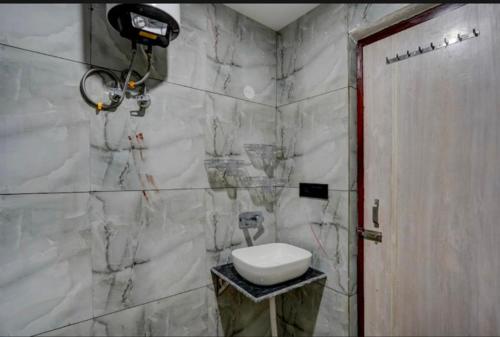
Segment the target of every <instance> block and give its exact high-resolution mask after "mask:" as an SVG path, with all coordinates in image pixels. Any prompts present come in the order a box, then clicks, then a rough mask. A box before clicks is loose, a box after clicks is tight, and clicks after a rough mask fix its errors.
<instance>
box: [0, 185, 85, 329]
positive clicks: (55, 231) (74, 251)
mask: <svg viewBox="0 0 500 337" xmlns="http://www.w3.org/2000/svg"><path fill="white" fill-rule="evenodd" d="M88 199H89V196H88V194H87V193H78V194H44V195H16V196H13V195H9V196H1V197H0V233H1V235H0V270H1V271H2V272H1V274H0V335H2V336H6V335H23V336H26V335H32V334H36V333H40V332H43V331H47V330H50V329H55V328H57V327H59V326H61V325H65V324H70V323H75V322H79V321H82V320H85V319H88V318H91V317H92V303H91V297H92V295H91V280H92V274H91V263H90V227H89V222H88V217H87V209H88Z"/></svg>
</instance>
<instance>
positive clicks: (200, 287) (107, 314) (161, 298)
mask: <svg viewBox="0 0 500 337" xmlns="http://www.w3.org/2000/svg"><path fill="white" fill-rule="evenodd" d="M209 286H210V283H207V284H205V285H202V286H199V287H196V288H192V289H188V290H185V291H182V292H180V293H177V294H173V295H169V296H164V297H160V298H157V299H155V300H151V301H147V302H144V303H140V304H136V305H132V306H130V307H126V308H123V309H120V310H116V311H112V312H108V313H105V314H102V315H99V316H92V317H91V318H88V319H84V320H82V321H78V322H75V323H71V324H68V325H64V326H60V327H58V328H55V329H51V330H47V331H43V332H40V333H38V334H36V335H35V336H40V335H43V334H46V333H49V332H52V331H56V330H59V329H63V328H67V327H70V326H73V325H76V324H80V323H84V322H88V321H93V320H95V319H99V318H101V317H105V316H110V315H114V314H116V313H119V312H122V311H125V310H129V309H133V308H137V307H140V306H144V305H147V304H151V303H154V302H159V301H163V300H166V299H168V298H171V297H174V296H178V295H183V294H187V293H189V292H192V291H196V290H200V289H203V288H208V287H209Z"/></svg>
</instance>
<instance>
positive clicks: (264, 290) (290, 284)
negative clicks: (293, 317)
mask: <svg viewBox="0 0 500 337" xmlns="http://www.w3.org/2000/svg"><path fill="white" fill-rule="evenodd" d="M212 273H213V274H215V275H216V276H218V277H220V278H221V279H223V280H224V281H226V282H228V283H229V284H230V285H232V286H233V287H235V288H236V289H238V290H239V291H240V292H242V293H243V294H244V295H245V296H247V297H248V298H250V299H251V300H252V301H254V302H261V301H263V300H266V299H269V298H271V297H274V296H277V295H280V294H283V293H286V292H288V291H290V290H292V289H295V288H299V287H302V286H304V285H306V284H309V283H312V282H314V281H318V280H321V279H326V274H325V273H323V272H321V271H319V270H316V269H314V268H311V267H309V269H307V271H306V272H305V274H303V275H302V276H299V277H297V278H294V279H292V280H288V281H285V282H282V283H278V284H275V285H272V286H260V285H256V284H253V283H251V282H249V281H247V280H245V279H244V278H243V277H242V276H240V275H239V274H238V272H237V271H236V269H235V268H234V265H233V264H232V263H228V264H223V265H220V266H216V267H213V268H212Z"/></svg>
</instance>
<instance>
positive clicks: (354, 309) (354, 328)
mask: <svg viewBox="0 0 500 337" xmlns="http://www.w3.org/2000/svg"><path fill="white" fill-rule="evenodd" d="M349 336H358V295H353V296H349Z"/></svg>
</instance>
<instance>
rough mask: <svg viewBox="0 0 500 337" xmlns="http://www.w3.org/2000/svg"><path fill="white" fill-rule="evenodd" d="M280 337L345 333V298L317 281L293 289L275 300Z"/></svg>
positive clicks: (343, 334) (346, 313) (346, 323)
mask: <svg viewBox="0 0 500 337" xmlns="http://www.w3.org/2000/svg"><path fill="white" fill-rule="evenodd" d="M276 302H277V303H276V306H277V314H278V335H279V336H287V337H288V336H348V335H349V304H348V297H347V296H345V295H342V294H338V293H336V292H334V291H332V290H330V289H328V288H325V287H324V286H323V285H321V284H320V283H313V284H310V285H306V286H304V287H301V288H298V289H295V290H292V291H291V292H288V293H286V294H284V295H282V296H280V297H278V299H277V301H276Z"/></svg>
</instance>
